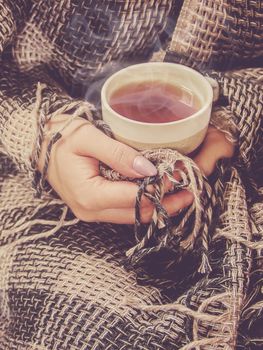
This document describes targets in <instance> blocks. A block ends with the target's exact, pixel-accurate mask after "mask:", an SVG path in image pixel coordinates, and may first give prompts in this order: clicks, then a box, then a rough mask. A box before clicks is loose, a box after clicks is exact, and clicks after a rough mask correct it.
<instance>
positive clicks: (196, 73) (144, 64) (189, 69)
mask: <svg viewBox="0 0 263 350" xmlns="http://www.w3.org/2000/svg"><path fill="white" fill-rule="evenodd" d="M149 65H155V66H158V65H166V66H173V67H175V66H176V67H180V68H182V69H184V70H186V71H189V72H191V73H193V74H195V75H198V76H199V77H200V78H201V79H202V81H204V83H205V84H206V85H207V86H208V90H209V92H208V93H209V94H210V96H209V97H210V99H209V98H208V101H207V102H205V104H204V105H203V107H202V108H200V109H199V110H198V111H197V112H195V113H193V114H192V115H190V116H189V117H186V118H184V119H179V120H174V121H171V122H165V123H147V122H141V121H138V120H133V119H130V118H127V117H125V116H123V115H121V114H119V113H118V112H116V111H115V110H114V109H113V108H112V107H111V106H110V104H109V102H108V100H107V98H106V91H107V88H108V87H109V85H110V83H111V82H112V80H113V79H114V78H116V76H118V75H120V74H121V73H123V72H124V71H127V70H133V69H136V68H137V67H142V66H149ZM101 102H102V104H103V105H104V107H105V108H107V109H109V110H110V111H111V112H112V113H113V114H114V115H115V116H116V117H117V118H119V119H121V120H123V121H126V122H129V123H131V124H136V125H144V126H158V127H160V126H164V125H165V126H166V125H174V124H182V123H185V122H186V121H189V120H192V119H195V118H197V117H198V116H199V114H202V113H203V112H204V111H205V110H206V109H207V108H208V107H209V106H210V104H211V103H212V102H213V89H212V86H211V84H210V83H209V81H208V80H207V79H206V78H205V76H204V75H202V74H201V73H199V72H198V71H197V70H195V69H193V68H190V67H188V66H185V65H183V64H179V63H172V62H145V63H138V64H133V65H130V66H127V67H125V68H122V69H120V70H119V71H117V72H115V73H114V74H112V75H111V76H110V77H109V78H108V79H107V80H106V81H105V83H104V84H103V87H102V89H101Z"/></svg>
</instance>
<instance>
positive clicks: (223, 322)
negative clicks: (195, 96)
mask: <svg viewBox="0 0 263 350" xmlns="http://www.w3.org/2000/svg"><path fill="white" fill-rule="evenodd" d="M262 38H263V5H262V1H261V0H184V1H182V0H177V1H176V0H174V1H173V0H129V1H128V0H100V1H96V0H15V1H12V0H0V68H1V69H0V125H1V127H0V141H1V152H0V350H33V349H34V350H88V349H92V350H106V349H108V350H111V349H116V350H117V349H118V350H119V349H122V350H124V349H125V350H130V349H136V350H137V349H147V350H152V349H163V350H168V349H183V350H189V349H207V350H211V349H262V347H263V326H262V322H263V283H262V281H263V256H262V249H263V219H262V218H263V118H262V109H263V88H262V82H263V68H262V59H263V40H262ZM155 60H164V61H168V62H176V63H181V64H185V65H188V66H190V67H193V68H195V69H196V70H198V71H200V72H201V73H202V74H204V75H207V76H209V77H211V78H213V79H215V80H216V81H217V82H218V84H219V88H220V96H219V99H218V101H217V102H216V104H215V105H214V108H213V114H212V118H211V124H212V125H214V126H215V127H217V128H219V129H220V130H222V131H223V132H224V133H225V135H226V137H227V138H228V139H229V140H230V141H231V142H233V143H235V147H236V152H235V156H234V157H233V158H232V159H231V160H222V161H220V162H218V164H217V168H216V170H215V171H214V173H213V174H212V176H211V177H209V179H205V178H202V177H201V178H200V173H199V172H198V169H196V166H195V165H194V164H193V162H191V160H190V159H189V158H187V157H184V156H182V155H180V154H178V153H177V152H175V151H171V150H164V151H157V152H151V151H146V152H145V156H146V157H148V158H149V159H151V160H152V161H153V162H155V164H156V166H157V167H158V170H159V173H158V174H159V178H155V179H152V181H154V182H156V183H157V184H158V181H162V175H163V172H164V171H166V170H167V168H166V166H167V164H168V165H170V166H171V165H173V166H174V165H175V163H176V161H177V160H178V159H181V160H182V161H184V162H185V164H187V167H188V175H189V176H190V175H191V174H192V176H191V177H188V178H186V182H185V183H184V184H182V183H181V184H180V186H181V188H184V187H185V188H189V186H190V187H191V186H192V187H191V189H192V190H193V191H194V193H195V195H196V199H198V206H197V205H196V204H197V202H196V201H195V203H194V204H193V206H191V207H190V208H189V209H188V210H186V211H183V212H182V213H181V214H180V215H179V216H177V217H176V218H175V219H173V221H172V222H170V227H169V230H166V231H158V232H157V233H155V234H154V235H152V236H151V237H150V238H151V239H147V237H148V236H147V233H148V231H147V230H148V227H145V226H144V225H140V223H139V222H138V223H137V225H135V226H136V227H135V228H136V230H134V226H132V225H114V224H105V223H87V222H83V221H80V220H79V219H78V218H76V217H75V216H74V215H73V213H72V212H71V211H70V209H69V208H68V207H67V206H66V205H65V203H63V201H61V200H60V198H58V196H57V195H56V194H55V193H54V192H52V191H50V188H49V186H48V183H46V182H45V183H43V181H42V180H43V179H41V177H40V176H39V173H38V171H37V165H36V164H37V160H38V157H39V153H40V147H41V141H42V139H43V128H44V126H45V123H46V122H47V117H48V116H56V115H57V114H59V113H68V115H69V118H70V115H72V113H73V114H74V113H75V112H76V111H81V117H83V118H90V119H92V121H93V122H94V123H95V124H96V126H97V127H100V128H101V127H102V124H101V123H100V103H99V92H100V89H101V86H102V84H103V82H104V81H105V79H107V77H109V76H110V75H111V74H112V73H113V72H115V71H117V70H119V69H120V68H122V67H125V66H127V65H130V64H134V63H138V62H147V61H155ZM101 171H102V174H103V175H104V176H106V177H107V176H108V177H111V178H113V179H114V180H116V181H118V179H119V178H118V176H119V175H118V174H116V173H114V172H112V171H111V169H105V168H104V167H102V168H101ZM147 181H150V180H149V179H148V180H147ZM140 188H141V189H142V191H143V190H144V189H145V183H141V187H140ZM135 231H136V232H135ZM148 238H149V237H148ZM186 242H187V244H186ZM189 242H190V243H189Z"/></svg>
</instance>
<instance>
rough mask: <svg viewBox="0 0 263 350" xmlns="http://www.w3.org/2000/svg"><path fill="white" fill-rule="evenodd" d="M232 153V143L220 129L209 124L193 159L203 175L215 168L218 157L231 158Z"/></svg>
mask: <svg viewBox="0 0 263 350" xmlns="http://www.w3.org/2000/svg"><path fill="white" fill-rule="evenodd" d="M233 155H234V145H233V143H231V142H230V141H228V140H227V139H226V137H225V135H224V133H223V132H222V131H219V130H218V129H216V128H215V127H213V126H209V128H208V130H207V134H206V137H205V140H204V142H203V144H202V146H201V148H200V150H199V152H198V153H197V155H195V156H194V157H193V160H194V161H195V163H196V164H197V166H198V167H199V169H200V170H201V172H202V173H203V174H204V175H205V176H209V175H211V174H212V172H213V171H214V169H215V166H216V163H217V161H218V160H219V159H223V158H231V157H232V156H233Z"/></svg>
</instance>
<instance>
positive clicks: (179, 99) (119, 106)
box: [109, 81, 200, 123]
mask: <svg viewBox="0 0 263 350" xmlns="http://www.w3.org/2000/svg"><path fill="white" fill-rule="evenodd" d="M109 103H110V106H111V108H112V109H113V110H114V111H115V112H117V113H119V114H120V115H122V116H124V117H126V118H129V119H132V120H136V121H140V122H145V123H167V122H173V121H176V120H180V119H185V118H187V117H190V116H191V115H192V114H194V113H195V112H197V111H198V109H200V101H199V99H198V97H197V96H196V95H194V94H193V93H192V92H191V91H190V90H188V89H185V88H184V87H181V86H176V85H172V84H169V83H164V82H161V81H146V82H141V83H132V84H129V85H126V86H123V87H122V88H120V89H119V90H117V91H115V92H114V93H113V95H112V96H111V98H110V101H109Z"/></svg>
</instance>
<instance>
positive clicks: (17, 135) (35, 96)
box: [0, 59, 92, 186]
mask: <svg viewBox="0 0 263 350" xmlns="http://www.w3.org/2000/svg"><path fill="white" fill-rule="evenodd" d="M0 68H1V70H0V140H1V143H2V147H3V149H4V152H5V153H6V154H7V155H8V156H9V157H10V158H11V159H12V160H13V161H14V162H15V164H16V165H17V166H18V167H19V169H20V170H22V171H24V172H27V173H28V175H29V177H30V178H31V180H32V182H33V184H35V186H36V177H39V174H38V171H37V161H38V158H39V155H40V150H41V144H42V141H43V137H44V127H45V124H46V123H47V121H48V120H49V119H50V118H53V117H56V115H59V114H67V113H68V114H69V115H71V117H72V115H73V116H74V115H75V116H80V117H81V116H83V117H85V118H87V117H88V118H91V115H92V106H91V105H90V104H89V103H88V102H85V101H82V100H80V101H79V100H75V99H74V100H73V99H72V98H71V97H70V96H68V95H67V94H66V93H65V92H64V91H63V90H62V89H61V87H59V86H57V85H56V83H55V82H54V81H53V80H52V79H51V78H50V77H49V75H48V74H47V73H46V72H45V69H44V67H37V68H35V69H33V70H31V71H29V72H26V73H24V72H21V71H19V69H18V68H17V66H16V64H15V63H14V62H12V61H10V60H5V59H2V60H0ZM78 110H79V111H80V112H79V113H78V114H76V111H78ZM74 112H75V113H74ZM69 119H71V118H69ZM66 123H67V122H66Z"/></svg>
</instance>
